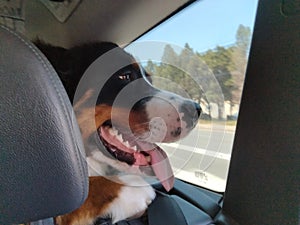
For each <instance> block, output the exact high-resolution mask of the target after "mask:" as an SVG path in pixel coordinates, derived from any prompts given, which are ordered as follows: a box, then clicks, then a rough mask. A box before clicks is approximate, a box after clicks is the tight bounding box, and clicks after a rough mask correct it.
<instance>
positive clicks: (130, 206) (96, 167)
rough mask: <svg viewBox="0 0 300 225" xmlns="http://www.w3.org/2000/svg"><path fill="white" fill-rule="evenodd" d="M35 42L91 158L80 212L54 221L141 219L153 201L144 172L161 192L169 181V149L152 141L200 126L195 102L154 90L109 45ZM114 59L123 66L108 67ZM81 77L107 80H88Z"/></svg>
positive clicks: (171, 181) (169, 138)
mask: <svg viewBox="0 0 300 225" xmlns="http://www.w3.org/2000/svg"><path fill="white" fill-rule="evenodd" d="M34 43H35V45H36V46H37V47H38V48H39V49H40V50H41V52H42V53H44V55H45V56H46V57H47V58H48V60H49V61H50V63H51V64H52V65H53V67H54V69H55V70H56V72H57V74H58V75H59V77H60V79H61V81H62V83H63V85H64V87H65V89H66V91H67V94H68V96H69V98H70V100H71V101H72V102H73V106H74V111H75V114H76V118H77V121H78V125H79V128H80V130H81V133H82V137H83V141H84V145H85V149H86V159H87V162H88V171H89V194H88V198H87V199H86V201H85V202H84V204H83V205H82V206H81V207H80V208H78V209H77V210H75V211H73V212H71V213H68V214H65V215H62V216H58V217H56V218H55V221H56V224H58V225H66V224H72V225H73V224H84V225H87V224H93V223H94V222H95V221H96V219H98V218H111V219H112V222H113V223H116V222H118V221H120V220H124V219H128V218H135V217H139V216H141V215H142V214H143V213H144V212H145V210H146V209H147V207H148V205H149V204H150V203H151V202H152V201H153V200H154V198H155V191H154V189H153V188H152V186H151V185H150V184H149V183H148V182H147V181H146V180H145V179H144V178H145V177H147V176H150V177H151V176H152V177H156V178H157V179H158V180H159V181H160V182H161V184H162V186H163V187H164V188H165V190H166V191H169V190H170V189H171V188H172V187H173V185H174V175H173V172H172V168H171V166H170V163H169V160H168V158H167V154H166V153H165V152H164V151H163V150H162V149H161V148H160V147H159V146H158V145H156V144H155V143H158V142H159V143H162V142H166V143H168V142H174V141H177V140H179V139H180V138H183V137H185V136H186V135H187V134H188V133H189V132H190V131H191V130H192V129H193V128H194V127H195V126H196V124H197V123H198V119H199V116H200V113H201V108H200V106H199V105H198V104H197V103H195V102H193V101H192V100H189V99H186V98H183V97H181V96H178V95H176V94H174V93H171V92H167V91H163V90H158V89H156V88H155V87H153V86H152V84H151V76H150V74H149V73H147V72H146V71H145V69H144V68H143V67H142V66H141V65H140V64H139V63H138V62H136V60H135V59H134V57H133V56H132V55H130V54H129V53H127V52H125V51H124V50H123V49H122V48H120V47H119V46H117V45H116V44H114V43H110V42H96V43H88V44H82V45H79V46H75V47H73V48H70V49H65V48H62V47H55V46H52V45H49V44H46V43H44V42H42V41H39V40H37V41H35V42H34ZM101 58H102V59H101ZM101 60H102V61H101ZM105 60H106V61H105ZM120 61H122V63H119V62H120ZM117 62H118V63H119V64H120V65H121V66H120V68H114V69H111V66H112V65H114V64H116V63H117ZM97 63H98V64H97ZM99 65H100V66H99ZM103 65H104V66H108V67H109V69H107V70H105V69H104V68H103ZM95 68H96V69H95ZM107 71H109V72H107ZM105 73H107V74H105ZM86 74H88V75H89V74H92V76H94V77H96V79H98V78H99V77H102V78H103V77H105V78H104V79H102V80H101V79H100V81H101V82H100V81H95V82H93V81H88V82H86V83H87V84H90V85H85V82H83V81H82V80H89V79H87V77H89V76H88V75H86ZM99 84H100V86H101V87H100V88H99V87H98V86H99ZM97 85H98V86H97ZM79 89H80V90H79ZM78 90H79V91H78ZM128 99H129V100H128Z"/></svg>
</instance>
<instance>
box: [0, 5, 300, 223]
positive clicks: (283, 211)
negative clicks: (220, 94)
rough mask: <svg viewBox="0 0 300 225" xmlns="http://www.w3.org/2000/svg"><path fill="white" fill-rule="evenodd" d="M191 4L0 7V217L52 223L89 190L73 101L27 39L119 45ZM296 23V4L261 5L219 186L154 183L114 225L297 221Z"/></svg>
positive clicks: (299, 39)
mask: <svg viewBox="0 0 300 225" xmlns="http://www.w3.org/2000/svg"><path fill="white" fill-rule="evenodd" d="M206 1H207V0H206ZM196 2H199V1H194V0H191V1H190V0H166V1H163V2H162V1H158V0H153V1H136V0H127V1H122V0H114V1H109V0H102V1H98V0H66V1H57V0H56V1H54V0H53V1H51V0H34V1H25V0H24V1H23V0H15V1H14V0H11V1H6V0H4V1H2V2H1V3H0V80H1V82H0V115H1V116H0V123H1V129H0V159H1V162H0V183H1V185H0V224H3V225H4V224H54V223H55V221H54V220H53V217H55V216H57V215H61V214H65V213H67V212H70V211H73V210H75V209H76V208H78V207H79V206H80V205H81V204H82V203H83V202H84V200H85V198H86V197H87V194H88V173H87V165H86V161H85V153H84V147H83V143H82V139H81V135H80V130H79V128H78V125H77V122H76V119H75V115H74V112H73V109H72V104H71V102H70V101H69V99H68V97H67V94H66V92H65V90H64V88H63V86H62V84H61V82H60V80H59V78H58V76H57V75H56V72H55V70H54V69H53V67H52V66H51V64H50V63H49V62H48V60H47V58H46V57H45V56H44V55H43V54H42V53H41V52H40V51H39V50H38V49H37V48H36V47H35V46H34V44H33V43H32V41H34V40H36V39H40V40H43V41H45V42H47V43H50V44H53V45H57V46H62V47H65V48H68V47H71V46H74V45H78V44H80V43H86V42H91V41H110V42H114V43H117V44H118V45H120V46H127V45H128V44H130V43H132V42H133V41H135V40H136V39H138V38H139V37H141V36H142V35H143V34H145V33H147V32H148V31H150V30H151V29H153V28H154V27H156V26H158V25H159V24H161V23H162V22H163V21H165V20H167V19H168V18H170V17H172V16H173V15H175V14H178V13H180V12H181V11H182V10H183V9H184V8H186V7H189V6H190V5H193V4H195V3H196ZM200 2H201V1H200ZM8 5H10V7H11V8H9V7H8ZM299 27H300V3H299V1H297V0H274V1H272V2H270V1H267V0H259V2H258V7H257V12H256V16H255V24H254V30H253V37H252V42H251V46H250V53H249V60H248V66H247V70H246V76H245V81H244V88H243V93H242V99H241V104H240V110H239V115H238V119H237V127H236V132H235V136H234V142H233V147H232V154H231V160H230V167H229V171H228V179H227V183H226V190H225V192H215V191H212V190H208V189H207V188H203V187H199V186H196V185H193V184H190V183H188V182H185V181H182V180H180V179H176V181H175V185H174V188H173V189H172V190H171V191H170V192H168V193H167V192H165V191H164V190H163V189H162V187H161V186H159V185H157V186H155V188H156V189H157V197H156V199H155V201H154V202H153V203H152V204H151V205H150V206H149V209H148V210H147V214H146V215H145V216H144V217H143V218H139V219H132V220H130V219H129V220H126V221H121V222H118V223H117V224H118V225H124V224H132V225H134V224H136V225H138V224H149V225H237V224H240V225H256V224H257V225H258V224H264V225H299V224H300V188H299V187H300V182H299V181H300V163H299V160H300V63H299V59H300V58H299V56H300V29H299ZM198 29H199V28H198ZM200 29H201V28H200ZM54 150H55V151H54ZM95 224H111V222H110V221H105V222H103V221H98V222H96V223H95Z"/></svg>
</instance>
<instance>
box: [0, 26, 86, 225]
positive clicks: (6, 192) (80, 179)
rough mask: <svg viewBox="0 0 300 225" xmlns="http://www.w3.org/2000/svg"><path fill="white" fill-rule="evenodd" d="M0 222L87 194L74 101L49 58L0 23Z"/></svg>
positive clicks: (63, 208) (39, 213)
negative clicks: (69, 96)
mask: <svg viewBox="0 0 300 225" xmlns="http://www.w3.org/2000/svg"><path fill="white" fill-rule="evenodd" d="M0 124H1V127H0V224H9V223H22V222H28V221H35V220H39V219H42V218H47V217H52V216H56V215H58V214H64V213H66V212H69V211H72V210H74V209H75V208H77V207H79V206H80V205H81V204H82V203H83V202H84V200H85V198H86V197H87V193H88V175H87V166H86V161H85V153H84V149H83V144H82V140H81V135H80V132H79V128H78V126H77V122H76V119H75V116H74V112H73V109H72V106H71V103H70V101H69V99H68V97H67V95H66V93H65V90H64V88H63V86H62V84H61V82H60V80H59V78H58V76H57V74H56V73H55V71H54V69H53V68H52V67H51V65H50V64H49V62H48V61H47V60H46V58H45V57H44V56H43V55H42V54H41V53H40V51H39V50H38V49H37V48H36V47H35V46H34V45H32V44H31V43H30V42H29V41H27V40H26V39H25V38H23V37H21V36H20V35H18V34H16V33H14V32H13V31H10V30H8V29H7V28H4V27H2V26H0Z"/></svg>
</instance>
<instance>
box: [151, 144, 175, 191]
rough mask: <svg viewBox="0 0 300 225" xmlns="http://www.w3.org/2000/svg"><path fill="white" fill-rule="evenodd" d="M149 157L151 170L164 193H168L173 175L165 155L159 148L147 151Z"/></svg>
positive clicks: (172, 184) (172, 182) (171, 186)
mask: <svg viewBox="0 0 300 225" xmlns="http://www.w3.org/2000/svg"><path fill="white" fill-rule="evenodd" d="M147 153H148V154H149V155H150V156H151V166H152V169H153V171H154V173H155V175H156V177H157V178H158V180H159V181H160V182H161V184H162V185H163V187H164V188H165V189H166V191H170V190H171V189H172V188H173V186H174V175H173V170H172V167H171V164H170V162H169V159H168V156H167V154H166V153H165V152H164V151H163V150H162V149H161V148H160V147H158V146H157V147H156V148H155V149H153V150H150V151H147Z"/></svg>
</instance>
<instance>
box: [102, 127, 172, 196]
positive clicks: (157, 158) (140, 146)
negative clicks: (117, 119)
mask: <svg viewBox="0 0 300 225" xmlns="http://www.w3.org/2000/svg"><path fill="white" fill-rule="evenodd" d="M98 134H99V137H100V140H101V141H102V143H103V145H104V146H105V147H106V150H107V151H108V152H109V153H110V154H111V155H112V156H113V157H114V158H116V159H117V160H119V161H122V162H126V163H127V164H128V165H134V166H150V167H151V168H152V170H153V172H154V174H155V175H156V177H157V178H158V180H159V181H160V182H161V184H162V185H163V187H164V188H165V189H166V190H167V191H169V190H170V189H171V188H172V187H173V185H174V175H173V171H172V168H171V165H170V162H169V159H168V156H167V154H166V153H165V152H164V151H163V150H162V149H161V148H160V147H159V146H158V145H156V144H154V143H149V142H145V141H142V140H140V139H139V138H137V137H136V136H134V135H133V134H132V133H129V132H121V131H120V130H118V129H117V128H115V127H113V126H112V125H111V123H110V122H105V123H104V124H103V125H102V126H100V127H99V129H98Z"/></svg>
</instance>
